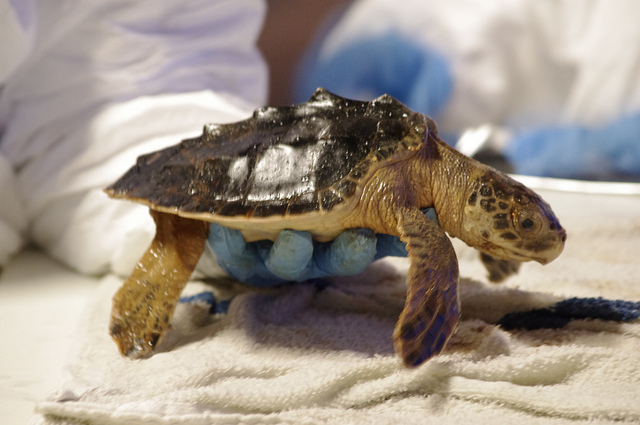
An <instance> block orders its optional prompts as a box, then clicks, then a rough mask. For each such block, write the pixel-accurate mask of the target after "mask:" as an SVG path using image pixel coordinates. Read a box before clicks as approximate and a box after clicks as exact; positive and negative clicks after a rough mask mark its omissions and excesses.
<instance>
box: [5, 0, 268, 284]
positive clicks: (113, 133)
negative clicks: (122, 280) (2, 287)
mask: <svg viewBox="0 0 640 425" xmlns="http://www.w3.org/2000/svg"><path fill="white" fill-rule="evenodd" d="M0 10H1V11H2V12H3V13H0V37H2V39H3V43H2V48H1V50H0V54H2V55H3V56H2V57H1V58H0V59H2V60H0V63H2V64H3V65H2V68H0V77H4V79H3V80H0V86H1V87H2V91H1V92H0V129H2V138H1V139H0V155H1V156H2V158H0V179H1V180H0V188H1V189H2V203H1V204H0V240H2V241H3V244H2V245H3V247H2V248H1V249H2V251H0V264H2V262H3V261H4V260H5V258H6V257H7V255H9V253H10V252H13V251H15V250H16V249H17V248H18V246H19V245H20V243H19V241H20V239H24V237H25V236H24V235H25V232H26V229H27V226H28V227H29V237H31V238H32V239H33V240H35V241H36V242H37V243H39V244H41V245H43V246H44V247H45V248H46V249H47V250H48V251H49V252H50V253H51V254H52V255H54V256H55V257H57V258H58V259H61V260H62V261H64V262H66V263H67V264H70V265H72V266H73V267H74V268H76V269H78V270H80V271H82V272H87V273H102V272H106V271H108V270H115V271H117V272H121V273H126V272H127V271H128V270H130V269H131V266H132V265H133V264H134V263H135V261H136V259H137V257H139V255H140V254H141V252H142V250H143V249H144V246H145V245H146V244H148V242H149V241H150V239H151V237H152V235H153V224H152V222H151V220H150V218H149V217H148V215H147V214H146V212H144V211H143V208H141V207H139V206H136V205H133V204H131V205H128V204H127V203H122V204H119V203H117V202H113V201H110V200H108V199H107V197H106V196H105V195H104V194H102V193H101V189H102V188H103V187H105V186H107V185H108V184H110V183H112V182H113V181H114V180H115V179H117V177H119V175H120V174H122V173H123V172H124V171H125V170H126V169H127V168H128V167H130V166H131V165H133V164H134V161H135V158H136V156H137V155H139V154H142V153H145V152H149V151H152V150H156V149H159V148H162V147H165V146H167V145H169V144H175V143H178V142H179V141H180V140H181V139H183V138H185V137H194V136H198V135H199V134H200V133H201V130H202V127H203V125H204V124H205V123H208V122H229V121H235V120H239V119H242V118H245V117H246V116H247V115H248V114H249V113H250V112H251V110H252V109H253V108H254V107H256V106H258V105H262V104H264V102H265V100H266V91H267V84H266V79H267V72H266V67H265V64H264V63H263V61H262V58H261V56H260V54H259V52H258V50H257V48H256V46H255V40H256V37H257V35H258V32H259V30H260V28H261V26H262V20H263V18H264V13H265V6H264V4H263V1H262V0H218V1H198V0H192V1H187V2H178V3H172V2H157V1H151V0H149V1H145V0H143V1H135V2H130V1H126V0H122V1H118V0H62V1H56V2H50V1H46V0H43V1H35V0H21V1H20V2H17V1H15V2H9V1H7V0H0ZM4 12H7V13H4ZM12 12H13V13H12ZM7 40H8V41H9V42H11V43H5V41H7ZM5 56H6V57H7V58H8V59H10V61H8V62H6V63H5V62H3V61H4V60H5ZM11 169H13V170H14V172H15V175H13V176H12V175H11V172H10V171H11ZM16 195H19V199H18V200H17V201H13V200H12V201H11V202H8V201H5V200H6V199H8V198H7V197H8V196H11V197H12V198H15V197H16ZM18 202H21V203H22V205H20V206H19V207H17V205H18ZM16 214H17V215H16ZM19 235H23V236H22V238H21V237H19ZM7 238H10V239H11V240H12V241H15V243H11V244H10V245H9V244H7V245H5V244H4V241H5V240H8V239H7ZM5 251H6V252H5Z"/></svg>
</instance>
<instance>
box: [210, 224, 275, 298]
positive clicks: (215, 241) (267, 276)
mask: <svg viewBox="0 0 640 425" xmlns="http://www.w3.org/2000/svg"><path fill="white" fill-rule="evenodd" d="M207 244H208V245H209V248H210V249H211V251H212V252H213V254H214V255H215V257H216V261H217V262H218V265H220V267H221V268H222V269H223V270H224V271H225V272H226V273H228V274H229V275H230V276H232V277H233V278H235V279H237V280H239V281H240V282H243V283H246V284H249V285H254V286H261V287H266V286H274V285H279V284H282V283H284V282H285V280H284V279H281V278H279V277H278V276H275V275H273V273H271V272H270V271H269V270H268V269H267V267H266V266H265V265H264V262H263V260H262V258H261V257H260V255H259V253H258V249H257V246H256V245H255V244H251V243H247V242H245V240H244V237H243V236H242V233H241V232H240V231H239V230H235V229H229V228H227V227H224V226H221V225H219V224H217V223H211V226H210V230H209V237H208V239H207Z"/></svg>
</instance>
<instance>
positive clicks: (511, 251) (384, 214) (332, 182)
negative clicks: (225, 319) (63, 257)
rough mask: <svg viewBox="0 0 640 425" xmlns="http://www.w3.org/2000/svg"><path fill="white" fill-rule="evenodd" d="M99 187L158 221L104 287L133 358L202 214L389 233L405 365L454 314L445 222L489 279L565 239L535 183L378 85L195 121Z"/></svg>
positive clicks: (197, 245) (220, 219)
mask: <svg viewBox="0 0 640 425" xmlns="http://www.w3.org/2000/svg"><path fill="white" fill-rule="evenodd" d="M105 191H106V193H107V194H109V196H111V197H113V198H124V199H128V200H132V201H136V202H140V203H142V204H145V205H148V206H149V208H150V212H151V215H152V216H153V218H154V220H155V223H156V236H155V239H154V240H153V242H152V244H151V246H150V247H149V249H148V251H147V252H146V253H145V254H144V255H143V257H142V258H141V259H140V261H139V263H138V264H137V266H136V267H135V269H134V271H133V273H132V275H131V277H129V279H128V280H127V281H125V283H124V284H123V286H122V288H120V290H119V291H118V292H117V293H116V295H115V296H114V299H113V310H112V315H111V324H110V334H111V336H112V337H113V338H114V340H115V341H116V343H117V345H118V347H119V349H120V352H121V353H122V354H123V355H126V356H128V357H131V358H139V357H143V356H145V355H147V354H150V353H151V352H152V351H153V350H154V348H155V347H156V345H157V344H158V342H159V340H160V339H161V338H162V337H163V335H164V334H165V331H166V330H167V328H168V326H169V323H170V321H171V317H172V314H173V311H174V308H175V306H176V303H177V302H178V299H179V296H180V292H181V291H182V289H183V288H184V286H185V285H186V283H187V281H188V279H189V277H190V275H191V273H192V271H193V269H194V267H195V266H196V263H197V261H198V259H199V257H200V256H201V254H202V252H203V250H204V247H205V242H206V240H207V234H208V229H209V222H217V223H219V224H221V225H223V226H226V227H229V228H234V229H239V230H240V231H241V232H242V234H243V236H244V238H245V240H246V241H248V242H249V241H255V240H259V239H271V240H274V239H275V237H276V236H277V234H278V233H279V232H280V231H281V230H283V229H295V230H306V231H309V232H311V234H312V236H313V238H314V239H316V240H318V241H328V240H331V239H333V238H335V237H336V236H337V235H338V234H340V233H341V232H342V231H344V230H345V229H350V228H361V227H364V228H369V229H372V230H374V231H375V232H377V233H385V234H390V235H396V236H398V237H399V238H400V240H401V241H402V242H404V243H406V246H407V251H408V253H409V259H410V261H411V266H410V268H409V272H408V275H407V297H406V303H405V307H404V309H403V311H402V313H401V315H400V317H399V319H398V322H397V325H396V328H395V331H394V333H393V341H394V346H395V349H396V352H397V353H398V354H399V355H400V356H401V357H402V359H403V361H404V363H405V365H407V366H417V365H420V364H421V363H423V362H424V361H425V360H427V359H429V358H430V357H432V356H434V355H436V354H438V353H439V352H441V351H442V349H443V348H444V346H445V344H446V343H447V341H448V339H449V337H450V336H451V335H452V333H453V332H454V331H455V329H456V326H457V323H458V319H459V315H460V313H459V304H458V298H457V293H456V292H457V283H458V263H457V259H456V254H455V252H454V249H453V247H452V245H451V242H450V240H449V238H448V237H447V234H446V233H448V234H449V235H450V236H451V237H458V238H460V239H462V240H463V241H464V242H466V243H467V244H468V245H470V246H472V247H474V248H476V249H478V250H479V251H480V252H481V254H482V259H483V262H484V263H485V265H486V266H487V268H488V269H489V272H490V278H491V279H492V280H500V279H502V278H504V277H506V276H507V275H509V274H511V273H513V272H515V271H516V270H517V267H516V266H515V265H517V264H519V262H521V261H529V260H535V261H538V262H540V263H542V264H545V263H548V262H550V261H552V260H553V259H555V258H556V257H557V256H558V255H559V254H560V253H561V251H562V249H563V247H564V241H565V239H566V232H565V230H564V229H563V228H562V227H561V226H560V223H559V222H558V220H557V218H556V217H555V216H554V214H553V212H552V211H551V208H550V207H549V205H548V204H547V203H545V202H544V201H543V200H542V199H541V198H540V197H539V196H538V195H537V194H535V193H534V192H533V191H531V190H530V189H528V188H526V187H525V186H523V185H522V184H520V183H518V182H516V181H514V180H513V179H511V178H510V177H508V176H507V175H505V174H503V173H501V172H499V171H496V170H494V169H492V168H490V167H487V166H485V165H483V164H481V163H479V162H477V161H475V160H473V159H470V158H468V157H466V156H464V155H462V154H460V153H459V152H457V151H455V150H454V149H452V148H451V147H449V146H448V145H447V144H445V143H444V142H442V141H441V140H440V139H439V138H438V135H437V131H436V125H435V123H434V122H433V121H432V120H431V119H430V118H428V117H427V116H425V115H423V114H420V113H416V112H413V111H411V110H410V109H408V108H407V107H406V106H404V105H402V104H401V103H400V102H398V101H397V100H396V99H394V98H392V97H390V96H388V95H383V96H381V97H379V98H377V99H374V100H372V101H370V102H361V101H354V100H349V99H344V98H342V97H339V96H336V95H333V94H331V93H329V92H328V91H326V90H324V89H318V90H317V91H316V92H315V93H314V94H313V96H312V97H311V98H310V100H309V101H308V102H306V103H302V104H299V105H294V106H290V107H264V108H261V109H257V110H256V111H255V112H254V113H253V116H252V117H251V118H249V119H247V120H244V121H240V122H237V123H233V124H224V125H215V124H211V125H206V126H205V127H204V132H203V134H202V135H201V136H200V137H197V138H194V139H188V140H184V141H182V142H181V143H180V144H178V145H175V146H172V147H169V148H166V149H164V150H160V151H158V152H155V153H150V154H148V155H144V156H141V157H140V158H138V160H137V163H136V165H134V166H133V167H132V168H131V169H130V170H129V171H128V172H127V173H126V174H125V175H124V176H122V178H120V179H119V180H118V181H117V182H116V183H115V184H113V185H112V186H110V187H108V188H107V189H105ZM426 207H434V208H435V210H436V211H437V213H438V218H439V222H440V227H438V226H437V225H436V224H434V223H433V222H431V221H430V220H428V219H427V218H426V217H425V216H424V215H423V214H422V212H421V211H420V209H422V208H426ZM445 232H446V233H445Z"/></svg>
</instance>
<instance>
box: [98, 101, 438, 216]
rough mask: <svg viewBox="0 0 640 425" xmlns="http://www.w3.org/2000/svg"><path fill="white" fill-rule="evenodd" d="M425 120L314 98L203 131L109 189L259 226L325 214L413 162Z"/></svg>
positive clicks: (370, 105) (381, 105) (148, 159)
mask: <svg viewBox="0 0 640 425" xmlns="http://www.w3.org/2000/svg"><path fill="white" fill-rule="evenodd" d="M427 131H432V130H431V129H428V128H427V118H426V117H425V116H424V115H422V114H418V113H415V112H413V111H411V110H410V109H408V108H407V107H406V106H404V105H402V104H401V103H400V102H398V101H397V100H395V99H394V98H392V97H390V96H387V95H384V96H381V97H379V98H377V99H375V100H373V101H371V102H361V101H354V100H348V99H344V98H342V97H339V96H336V95H333V94H331V93H329V92H328V91H326V90H324V89H318V90H317V91H316V92H315V93H314V94H313V96H312V97H311V98H310V99H309V101H308V102H306V103H302V104H299V105H294V106H289V107H265V108H261V109H257V110H256V111H255V112H254V113H253V116H252V117H251V118H249V119H247V120H244V121H240V122H237V123H233V124H224V125H215V124H211V125H206V126H205V128H204V132H203V134H202V135H201V136H200V137H197V138H194V139H188V140H184V141H182V142H181V143H179V144H178V145H175V146H172V147H169V148H166V149H163V150H160V151H157V152H155V153H151V154H148V155H144V156H141V157H139V158H138V161H137V163H136V165H135V166H133V167H132V168H131V169H130V170H129V171H128V172H127V173H126V174H125V175H124V176H122V178H120V180H118V181H117V182H116V183H114V184H113V185H112V186H110V187H109V188H107V189H106V192H107V193H108V194H109V195H110V196H112V197H116V198H128V199H132V200H135V201H139V202H142V203H145V204H148V205H150V207H151V208H159V209H162V210H164V211H168V210H170V211H174V212H176V213H177V212H179V211H181V212H184V213H187V215H188V214H198V215H199V216H202V214H203V213H204V214H205V215H206V214H207V213H208V214H212V215H213V214H215V215H221V216H238V215H243V216H247V217H251V216H254V217H266V216H271V215H285V214H302V213H306V212H313V211H331V210H332V209H333V208H334V207H335V206H336V205H338V204H340V203H342V202H344V201H345V200H348V199H349V198H351V197H353V195H354V194H355V193H356V192H357V189H358V187H359V185H360V183H361V182H362V181H363V179H364V178H366V177H367V175H368V174H369V173H370V171H371V170H373V169H375V168H377V165H380V164H381V163H384V162H388V161H395V160H401V159H403V158H405V157H407V156H408V155H411V154H412V153H413V152H415V149H416V148H417V147H418V146H419V145H420V144H421V143H422V141H423V140H424V139H425V136H426V133H427Z"/></svg>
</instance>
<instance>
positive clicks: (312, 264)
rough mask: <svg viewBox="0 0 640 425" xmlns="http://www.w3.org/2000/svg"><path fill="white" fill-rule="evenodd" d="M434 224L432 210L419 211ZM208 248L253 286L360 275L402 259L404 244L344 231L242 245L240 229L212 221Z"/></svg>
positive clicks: (291, 234)
mask: <svg viewBox="0 0 640 425" xmlns="http://www.w3.org/2000/svg"><path fill="white" fill-rule="evenodd" d="M423 212H424V214H425V215H426V216H427V217H428V218H429V219H431V220H433V221H434V222H436V223H437V222H438V217H437V215H436V212H435V210H434V209H433V208H427V209H425V210H423ZM207 244H208V246H209V248H210V249H211V251H212V252H213V254H214V255H215V256H216V261H217V262H218V264H219V265H220V267H222V269H223V270H224V271H226V272H227V273H228V274H229V275H230V276H232V277H234V278H235V279H238V280H239V281H241V282H244V283H246V284H249V285H253V286H260V287H269V286H276V285H280V284H283V283H285V282H290V281H303V280H309V279H315V278H321V277H328V276H347V275H354V274H358V273H361V272H362V271H364V270H365V269H366V268H367V267H368V266H369V264H370V263H371V262H372V261H374V260H377V259H379V258H382V257H386V256H389V255H390V256H399V257H404V256H406V255H407V251H406V249H405V245H404V243H402V242H401V241H400V240H399V239H398V238H397V237H395V236H391V235H383V234H377V235H376V234H375V233H374V232H373V231H372V230H370V229H349V230H345V231H344V232H343V233H341V234H340V235H339V236H338V237H337V238H335V239H334V240H332V241H330V242H322V243H321V242H317V241H314V240H312V239H311V234H310V233H309V232H302V231H296V230H283V231H282V232H280V234H279V235H278V237H277V238H276V240H275V242H271V241H257V242H251V243H247V242H245V241H244V239H243V237H242V234H241V233H240V231H239V230H233V229H229V228H226V227H223V226H220V225H219V224H216V223H211V228H210V231H209V239H208V241H207Z"/></svg>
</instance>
